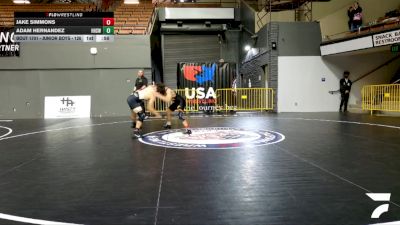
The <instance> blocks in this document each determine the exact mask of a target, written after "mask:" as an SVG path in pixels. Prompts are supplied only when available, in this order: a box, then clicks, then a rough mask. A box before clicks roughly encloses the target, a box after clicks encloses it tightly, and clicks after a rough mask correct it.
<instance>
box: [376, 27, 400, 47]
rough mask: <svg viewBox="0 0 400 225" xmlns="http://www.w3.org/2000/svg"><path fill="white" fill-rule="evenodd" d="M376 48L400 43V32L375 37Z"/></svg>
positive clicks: (395, 31)
mask: <svg viewBox="0 0 400 225" xmlns="http://www.w3.org/2000/svg"><path fill="white" fill-rule="evenodd" d="M373 40H374V46H375V47H376V46H383V45H390V44H395V43H400V30H394V31H390V32H386V33H382V34H375V35H374V36H373Z"/></svg>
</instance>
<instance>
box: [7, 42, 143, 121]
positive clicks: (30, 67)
mask: <svg viewBox="0 0 400 225" xmlns="http://www.w3.org/2000/svg"><path fill="white" fill-rule="evenodd" d="M91 47H96V48H97V49H98V53H97V55H91V54H90V52H89V49H90V48H91ZM150 67H151V59H150V38H149V36H139V35H138V36H115V41H114V42H113V43H79V44H78V43H57V44H55V43H21V56H20V57H2V58H0V103H1V105H0V118H43V116H44V97H45V96H71V95H90V96H92V104H91V106H92V110H91V113H92V116H127V115H129V110H128V106H127V104H126V97H127V96H128V95H129V94H130V92H131V90H132V88H133V86H134V82H135V79H136V76H137V71H138V70H139V69H145V75H146V77H147V78H148V80H149V82H150V81H151V74H150Z"/></svg>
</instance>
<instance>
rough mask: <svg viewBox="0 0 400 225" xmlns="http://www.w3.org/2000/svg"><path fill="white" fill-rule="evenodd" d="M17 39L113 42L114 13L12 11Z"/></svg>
mask: <svg viewBox="0 0 400 225" xmlns="http://www.w3.org/2000/svg"><path fill="white" fill-rule="evenodd" d="M14 24H15V25H14V39H15V41H16V42H60V41H62V42H68V41H69V42H112V41H114V13H113V12H15V13H14Z"/></svg>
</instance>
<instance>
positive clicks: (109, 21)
mask: <svg viewBox="0 0 400 225" xmlns="http://www.w3.org/2000/svg"><path fill="white" fill-rule="evenodd" d="M103 34H114V18H103Z"/></svg>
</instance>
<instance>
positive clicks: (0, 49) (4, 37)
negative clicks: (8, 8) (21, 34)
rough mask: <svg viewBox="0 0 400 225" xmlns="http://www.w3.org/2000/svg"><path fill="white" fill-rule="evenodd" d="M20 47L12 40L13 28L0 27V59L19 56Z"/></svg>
mask: <svg viewBox="0 0 400 225" xmlns="http://www.w3.org/2000/svg"><path fill="white" fill-rule="evenodd" d="M19 54H20V45H19V42H15V40H14V31H13V28H7V27H0V57H12V56H19Z"/></svg>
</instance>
